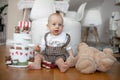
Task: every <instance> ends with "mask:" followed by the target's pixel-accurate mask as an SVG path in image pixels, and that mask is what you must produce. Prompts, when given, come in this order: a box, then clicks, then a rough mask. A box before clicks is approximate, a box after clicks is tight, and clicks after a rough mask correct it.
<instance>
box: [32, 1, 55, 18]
mask: <svg viewBox="0 0 120 80" xmlns="http://www.w3.org/2000/svg"><path fill="white" fill-rule="evenodd" d="M54 3H55V1H54V0H35V2H34V4H33V7H32V10H31V14H30V19H31V20H35V19H39V18H43V17H48V16H49V15H50V14H52V13H54V12H55V5H54Z"/></svg>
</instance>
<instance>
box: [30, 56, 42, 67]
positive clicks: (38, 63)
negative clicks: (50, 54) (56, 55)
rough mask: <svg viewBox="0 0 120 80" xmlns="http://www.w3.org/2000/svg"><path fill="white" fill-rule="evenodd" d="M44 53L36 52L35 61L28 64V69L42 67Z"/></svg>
mask: <svg viewBox="0 0 120 80" xmlns="http://www.w3.org/2000/svg"><path fill="white" fill-rule="evenodd" d="M41 60H42V55H40V54H36V55H35V57H34V62H33V63H32V64H29V65H28V69H41Z"/></svg>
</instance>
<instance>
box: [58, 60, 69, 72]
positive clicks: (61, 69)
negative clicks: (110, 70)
mask: <svg viewBox="0 0 120 80" xmlns="http://www.w3.org/2000/svg"><path fill="white" fill-rule="evenodd" d="M69 67H70V66H69V64H68V63H66V62H65V63H64V64H63V65H61V67H60V71H61V72H65V71H67V70H68V68H69Z"/></svg>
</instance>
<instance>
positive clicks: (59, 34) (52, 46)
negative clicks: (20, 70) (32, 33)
mask: <svg viewBox="0 0 120 80" xmlns="http://www.w3.org/2000/svg"><path fill="white" fill-rule="evenodd" d="M47 27H48V29H49V32H48V33H46V34H45V36H44V37H43V39H42V40H41V43H40V45H39V46H36V47H35V50H36V51H37V52H39V54H38V53H37V54H36V55H35V60H34V62H33V64H30V65H28V68H30V69H41V63H42V61H43V60H46V61H49V62H52V63H53V64H55V65H57V66H58V68H59V70H60V71H61V72H66V71H67V70H68V69H69V67H70V64H69V63H67V62H66V59H67V57H68V56H71V57H73V51H72V47H71V45H70V35H69V34H67V33H65V32H63V28H64V25H63V18H62V16H61V15H60V14H59V13H53V14H51V15H50V16H49V18H48V24H47Z"/></svg>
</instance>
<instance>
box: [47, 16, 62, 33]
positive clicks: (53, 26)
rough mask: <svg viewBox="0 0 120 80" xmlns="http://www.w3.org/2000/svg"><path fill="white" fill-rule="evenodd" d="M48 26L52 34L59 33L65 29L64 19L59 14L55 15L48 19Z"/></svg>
mask: <svg viewBox="0 0 120 80" xmlns="http://www.w3.org/2000/svg"><path fill="white" fill-rule="evenodd" d="M47 26H48V28H49V30H50V32H51V34H52V35H59V34H60V33H61V32H62V30H63V19H62V17H61V16H59V15H53V16H51V17H50V19H49V21H48V25H47Z"/></svg>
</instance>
